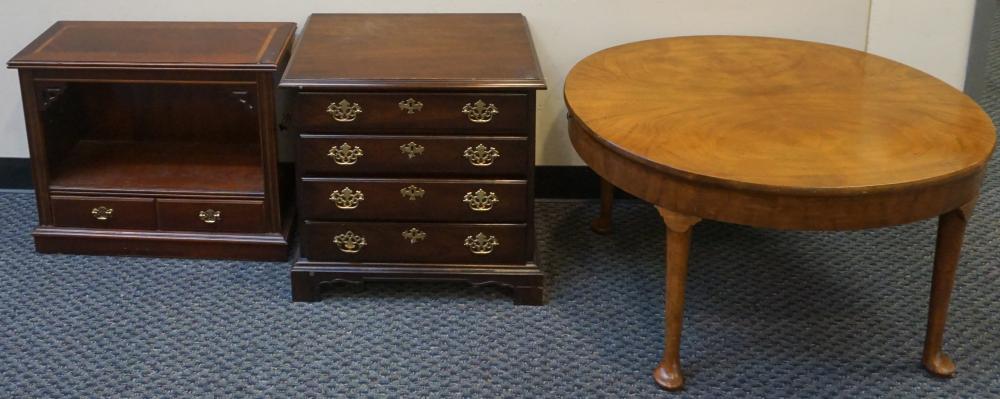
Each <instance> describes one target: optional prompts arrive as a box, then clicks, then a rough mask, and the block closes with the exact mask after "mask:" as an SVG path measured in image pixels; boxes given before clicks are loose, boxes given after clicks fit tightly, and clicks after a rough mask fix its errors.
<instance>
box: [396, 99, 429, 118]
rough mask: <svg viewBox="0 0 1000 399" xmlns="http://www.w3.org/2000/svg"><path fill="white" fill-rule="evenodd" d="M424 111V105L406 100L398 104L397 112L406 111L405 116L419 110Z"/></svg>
mask: <svg viewBox="0 0 1000 399" xmlns="http://www.w3.org/2000/svg"><path fill="white" fill-rule="evenodd" d="M422 109H424V103H422V102H420V101H417V100H414V99H413V98H407V99H406V100H404V101H400V102H399V110H400V111H406V114H407V115H413V114H415V113H417V112H420V110H422Z"/></svg>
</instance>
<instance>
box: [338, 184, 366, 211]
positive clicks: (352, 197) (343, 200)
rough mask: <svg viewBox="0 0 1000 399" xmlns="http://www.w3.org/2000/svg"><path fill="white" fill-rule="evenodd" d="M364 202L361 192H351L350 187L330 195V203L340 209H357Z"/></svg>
mask: <svg viewBox="0 0 1000 399" xmlns="http://www.w3.org/2000/svg"><path fill="white" fill-rule="evenodd" d="M364 200H365V194H364V193H362V192H361V190H351V188H350V187H344V189H343V190H340V191H334V192H332V193H330V201H333V203H334V204H335V205H337V208H340V209H354V208H357V207H358V205H361V201H364Z"/></svg>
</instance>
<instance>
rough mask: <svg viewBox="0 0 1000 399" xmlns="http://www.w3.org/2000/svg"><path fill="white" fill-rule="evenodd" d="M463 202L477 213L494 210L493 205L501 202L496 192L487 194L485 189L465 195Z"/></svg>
mask: <svg viewBox="0 0 1000 399" xmlns="http://www.w3.org/2000/svg"><path fill="white" fill-rule="evenodd" d="M462 202H464V203H466V204H469V208H471V209H472V210H474V211H476V212H486V211H489V210H490V209H493V204H496V203H497V202H500V199H499V198H497V194H496V193H494V192H490V193H487V192H486V191H483V189H479V190H476V192H474V193H472V192H469V193H465V198H463V199H462Z"/></svg>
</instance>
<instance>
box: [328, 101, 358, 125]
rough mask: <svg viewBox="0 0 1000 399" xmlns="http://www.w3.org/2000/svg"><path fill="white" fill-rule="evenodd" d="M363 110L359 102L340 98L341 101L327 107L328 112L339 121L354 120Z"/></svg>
mask: <svg viewBox="0 0 1000 399" xmlns="http://www.w3.org/2000/svg"><path fill="white" fill-rule="evenodd" d="M361 112H362V111H361V106H360V105H358V103H352V102H350V101H347V100H346V99H344V100H340V102H339V103H330V106H329V107H326V113H328V114H330V116H332V117H333V120H335V121H337V122H354V120H355V119H358V114H360V113H361Z"/></svg>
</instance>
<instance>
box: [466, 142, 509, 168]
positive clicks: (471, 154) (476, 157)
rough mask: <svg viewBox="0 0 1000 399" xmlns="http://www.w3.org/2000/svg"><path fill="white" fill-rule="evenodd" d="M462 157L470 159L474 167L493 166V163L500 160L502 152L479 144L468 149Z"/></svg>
mask: <svg viewBox="0 0 1000 399" xmlns="http://www.w3.org/2000/svg"><path fill="white" fill-rule="evenodd" d="M462 156H464V157H465V159H468V160H469V163H471V164H472V166H490V165H493V161H496V159H497V158H500V151H498V150H497V149H496V148H494V147H489V148H487V147H486V146H485V145H482V144H479V145H477V146H475V147H469V148H466V149H465V152H464V153H463V154H462Z"/></svg>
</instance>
